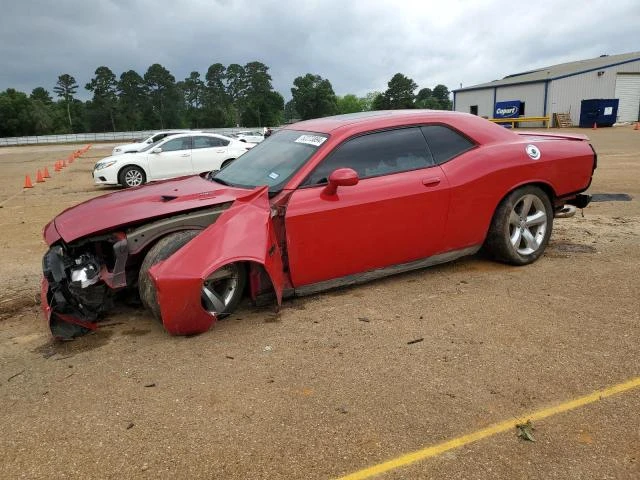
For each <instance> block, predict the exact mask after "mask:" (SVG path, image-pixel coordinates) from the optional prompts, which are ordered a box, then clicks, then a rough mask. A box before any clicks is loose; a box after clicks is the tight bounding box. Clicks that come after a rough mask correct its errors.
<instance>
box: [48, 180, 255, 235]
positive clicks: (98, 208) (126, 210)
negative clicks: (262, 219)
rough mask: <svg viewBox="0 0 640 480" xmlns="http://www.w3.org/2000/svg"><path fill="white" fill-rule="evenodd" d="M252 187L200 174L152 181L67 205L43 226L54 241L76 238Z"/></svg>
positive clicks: (243, 192) (244, 192)
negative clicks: (206, 177) (239, 186)
mask: <svg viewBox="0 0 640 480" xmlns="http://www.w3.org/2000/svg"><path fill="white" fill-rule="evenodd" d="M250 193H251V190H247V189H242V188H232V187H226V186H224V185H220V184H219V183H216V182H210V181H208V180H205V179H204V178H202V177H200V176H190V177H182V178H179V179H173V180H167V181H163V182H157V183H151V184H148V185H143V186H141V187H135V188H131V189H127V190H121V191H118V192H114V193H109V194H107V195H102V196H101V197H97V198H93V199H91V200H87V201H86V202H83V203H81V204H79V205H76V206H74V207H71V208H68V209H67V210H65V211H64V212H62V213H61V214H59V215H58V216H57V217H55V218H54V219H53V221H52V222H50V223H49V224H48V225H47V226H46V227H45V228H44V237H45V241H46V242H47V243H48V244H49V245H51V244H52V243H54V242H55V241H57V240H58V239H59V238H62V239H63V240H64V241H65V242H67V243H68V242H73V241H74V240H77V239H79V238H82V237H86V236H88V235H97V234H101V233H105V232H109V231H112V230H114V229H118V228H124V227H126V226H129V225H134V224H136V223H140V222H141V221H146V220H150V219H153V218H159V217H165V216H168V215H171V214H174V213H178V212H183V211H187V210H193V209H198V208H203V207H207V206H210V205H216V204H220V203H225V202H232V201H234V200H236V199H237V198H241V197H244V196H246V195H249V194H250Z"/></svg>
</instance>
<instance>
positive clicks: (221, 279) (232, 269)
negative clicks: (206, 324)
mask: <svg viewBox="0 0 640 480" xmlns="http://www.w3.org/2000/svg"><path fill="white" fill-rule="evenodd" d="M239 279H240V267H239V266H238V265H237V264H235V263H231V264H229V265H225V266H224V267H222V268H219V269H218V270H216V271H215V272H213V273H212V274H211V275H210V276H209V277H208V278H207V279H206V280H205V281H204V283H203V285H202V306H203V307H204V308H205V310H207V311H208V312H209V313H211V314H215V315H224V314H227V313H229V312H228V310H229V305H230V304H231V302H232V301H233V299H234V297H235V295H236V292H237V290H238V287H239Z"/></svg>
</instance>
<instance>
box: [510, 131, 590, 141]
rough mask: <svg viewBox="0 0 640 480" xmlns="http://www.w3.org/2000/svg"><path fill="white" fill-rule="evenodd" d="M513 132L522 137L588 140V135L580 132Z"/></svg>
mask: <svg viewBox="0 0 640 480" xmlns="http://www.w3.org/2000/svg"><path fill="white" fill-rule="evenodd" d="M516 130H517V129H516ZM514 133H517V134H518V135H520V136H522V137H538V138H540V139H560V140H578V141H589V137H587V136H586V135H584V134H582V133H547V132H519V131H516V132H514Z"/></svg>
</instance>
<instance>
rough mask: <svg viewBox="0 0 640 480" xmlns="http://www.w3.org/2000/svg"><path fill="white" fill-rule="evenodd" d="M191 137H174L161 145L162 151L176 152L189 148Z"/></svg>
mask: <svg viewBox="0 0 640 480" xmlns="http://www.w3.org/2000/svg"><path fill="white" fill-rule="evenodd" d="M190 149H191V137H184V138H174V139H172V140H169V141H168V142H167V143H165V144H163V145H162V151H163V152H176V151H178V150H190Z"/></svg>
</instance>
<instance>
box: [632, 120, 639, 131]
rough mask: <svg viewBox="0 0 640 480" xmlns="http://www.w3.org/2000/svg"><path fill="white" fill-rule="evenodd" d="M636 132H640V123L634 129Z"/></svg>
mask: <svg viewBox="0 0 640 480" xmlns="http://www.w3.org/2000/svg"><path fill="white" fill-rule="evenodd" d="M633 129H634V130H640V122H636V126H635V127H633Z"/></svg>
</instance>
